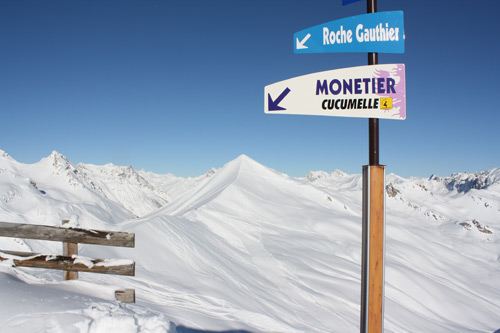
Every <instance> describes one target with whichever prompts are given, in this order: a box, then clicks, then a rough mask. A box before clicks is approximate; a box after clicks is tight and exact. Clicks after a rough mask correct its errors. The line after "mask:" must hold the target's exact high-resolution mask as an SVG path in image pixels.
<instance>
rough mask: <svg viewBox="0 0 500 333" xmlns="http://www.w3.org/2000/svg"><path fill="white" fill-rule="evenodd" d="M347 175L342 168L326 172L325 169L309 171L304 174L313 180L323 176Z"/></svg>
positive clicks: (339, 176) (338, 176)
mask: <svg viewBox="0 0 500 333" xmlns="http://www.w3.org/2000/svg"><path fill="white" fill-rule="evenodd" d="M347 176H349V175H348V174H347V173H345V172H343V171H342V170H339V169H334V170H333V171H332V172H331V173H327V172H325V171H309V173H308V174H307V175H306V178H307V179H308V180H309V181H311V182H313V181H315V180H317V179H321V178H323V179H325V178H344V177H347Z"/></svg>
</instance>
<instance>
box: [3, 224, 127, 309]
mask: <svg viewBox="0 0 500 333" xmlns="http://www.w3.org/2000/svg"><path fill="white" fill-rule="evenodd" d="M62 222H63V225H64V224H67V222H69V221H68V220H63V221H62ZM0 237H15V238H27V239H38V240H47V241H59V242H63V255H51V254H38V253H31V252H17V251H6V250H0V261H5V260H11V261H12V263H13V264H14V265H15V266H19V267H37V268H48V269H58V270H63V271H64V279H65V280H75V279H77V278H78V272H89V273H101V274H115V275H128V276H134V275H135V262H134V261H133V260H130V259H94V258H87V257H82V256H78V243H84V244H95V245H106V246H121V247H135V234H133V233H127V232H116V231H105V230H92V229H81V228H68V227H55V226H47V225H36V224H21V223H11V222H0ZM115 296H116V299H117V300H119V301H121V302H127V303H135V290H134V289H124V290H117V291H116V293H115Z"/></svg>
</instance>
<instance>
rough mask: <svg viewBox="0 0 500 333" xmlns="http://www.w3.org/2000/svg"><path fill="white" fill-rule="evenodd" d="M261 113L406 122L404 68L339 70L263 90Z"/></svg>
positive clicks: (352, 68)
mask: <svg viewBox="0 0 500 333" xmlns="http://www.w3.org/2000/svg"><path fill="white" fill-rule="evenodd" d="M264 112H265V113H270V114H301V115H314V116H337V117H362V118H385V119H406V86H405V65H404V64H383V65H371V66H359V67H351V68H342V69H336V70H331V71H325V72H319V73H312V74H308V75H304V76H298V77H294V78H291V79H288V80H284V81H280V82H276V83H273V84H271V85H268V86H266V87H265V88H264Z"/></svg>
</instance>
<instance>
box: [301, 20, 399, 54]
mask: <svg viewBox="0 0 500 333" xmlns="http://www.w3.org/2000/svg"><path fill="white" fill-rule="evenodd" d="M293 40H294V52H295V53H330V52H374V53H404V51H405V46H404V18H403V12H402V11H391V12H377V13H371V14H363V15H357V16H351V17H346V18H343V19H340V20H336V21H331V22H327V23H323V24H320V25H317V26H314V27H312V28H308V29H305V30H302V31H299V32H297V33H295V34H294V35H293Z"/></svg>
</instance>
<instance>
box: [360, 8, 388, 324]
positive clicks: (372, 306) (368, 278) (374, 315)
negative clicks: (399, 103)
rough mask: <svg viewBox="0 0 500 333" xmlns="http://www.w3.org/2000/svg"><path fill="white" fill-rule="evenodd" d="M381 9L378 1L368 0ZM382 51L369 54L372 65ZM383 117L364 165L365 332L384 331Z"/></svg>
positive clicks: (373, 128) (372, 126) (372, 131)
mask: <svg viewBox="0 0 500 333" xmlns="http://www.w3.org/2000/svg"><path fill="white" fill-rule="evenodd" d="M366 2H367V12H368V13H369V14H370V13H375V12H377V0H367V1H366ZM376 64H378V54H377V53H368V65H376ZM378 122H379V120H378V119H377V118H370V119H369V120H368V126H369V129H368V139H369V165H365V166H364V167H363V235H362V241H363V249H362V263H361V265H362V266H361V323H360V332H361V333H382V332H383V330H384V261H385V260H384V256H385V255H384V252H385V230H384V229H385V202H384V201H385V166H383V165H379V125H378Z"/></svg>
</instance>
